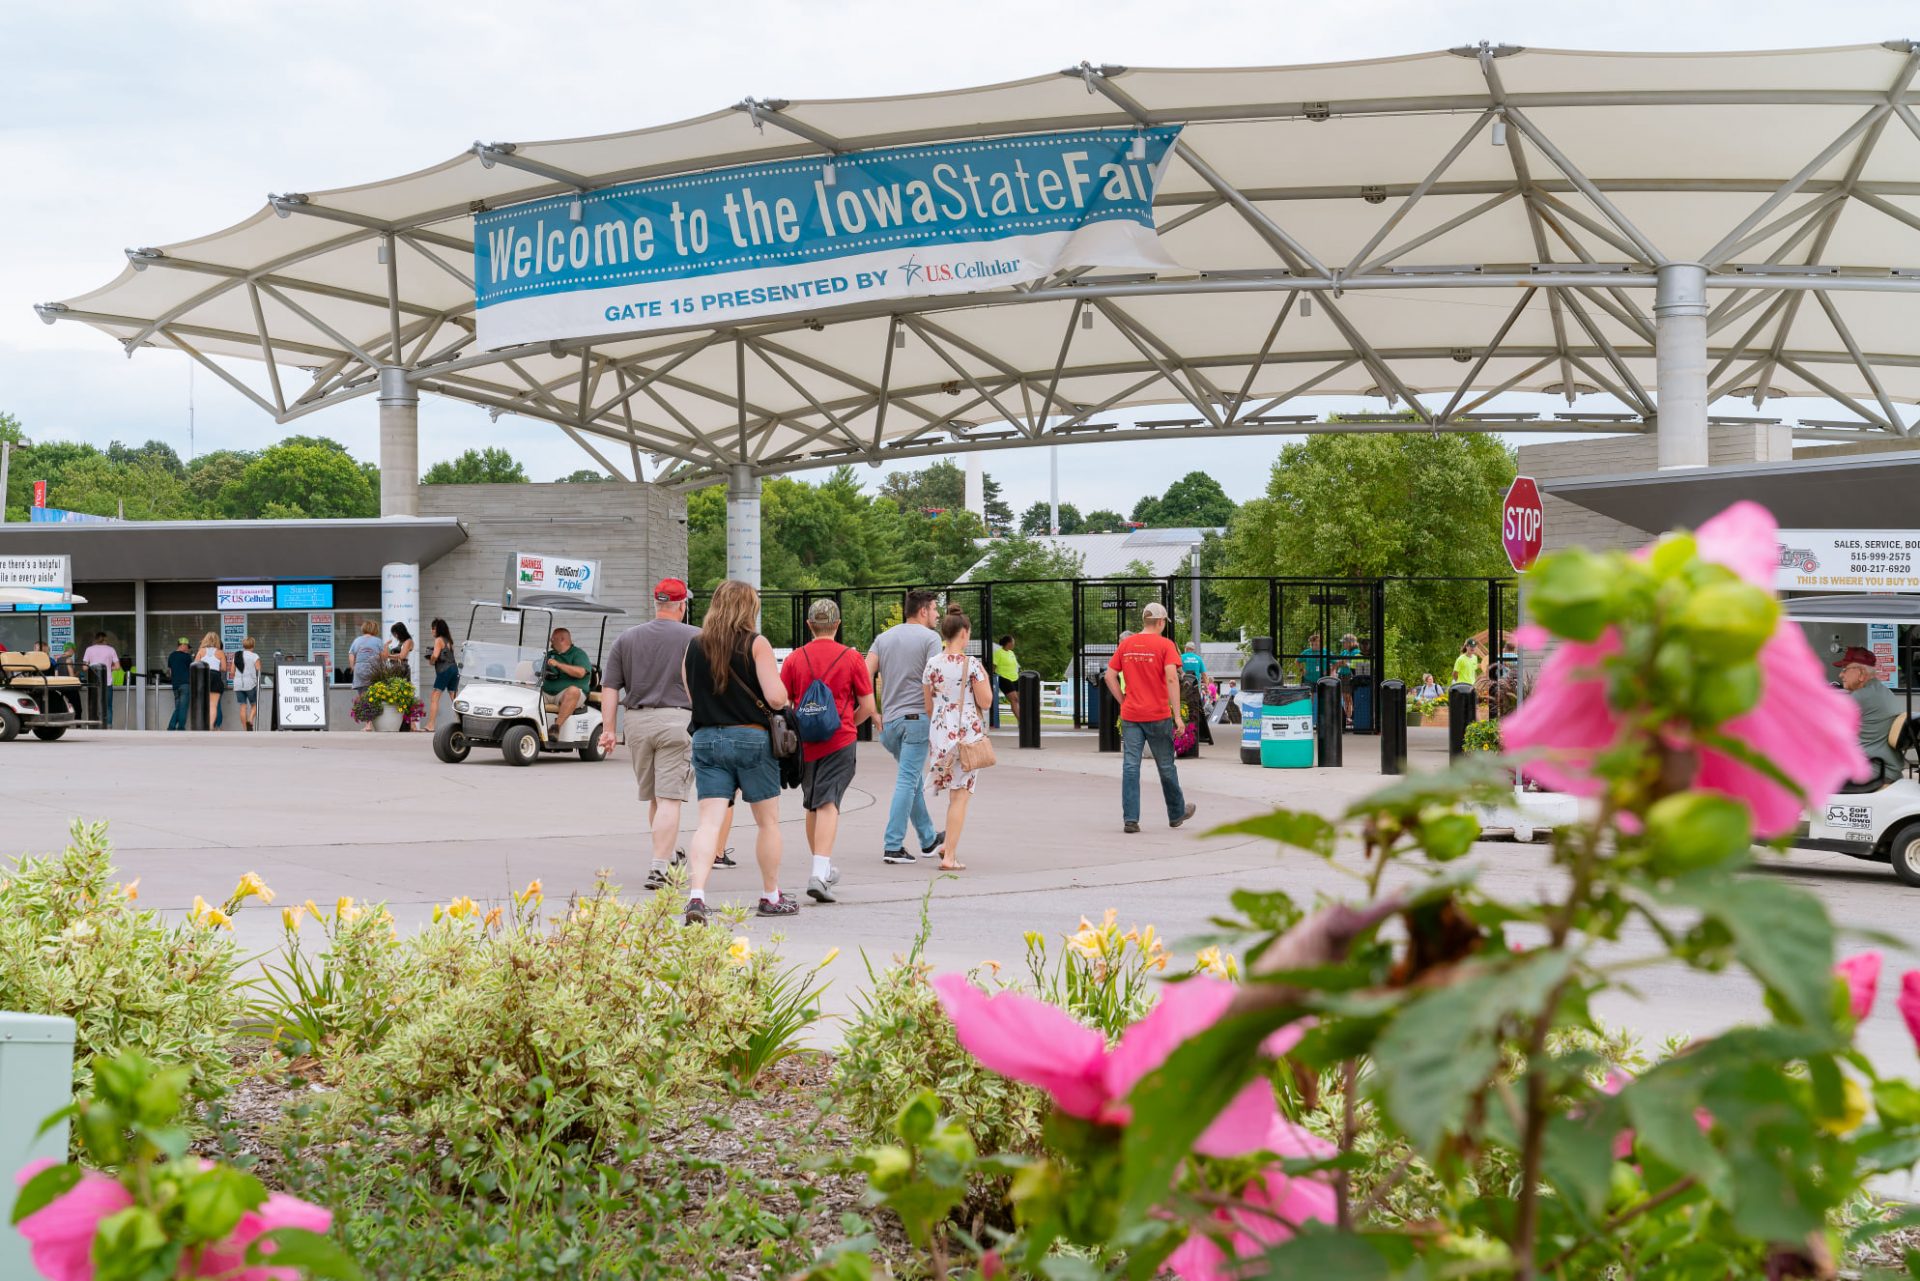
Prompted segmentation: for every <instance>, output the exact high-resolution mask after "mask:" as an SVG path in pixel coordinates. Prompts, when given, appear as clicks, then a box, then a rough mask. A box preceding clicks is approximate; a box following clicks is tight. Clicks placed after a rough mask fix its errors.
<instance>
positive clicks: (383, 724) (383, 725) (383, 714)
mask: <svg viewBox="0 0 1920 1281" xmlns="http://www.w3.org/2000/svg"><path fill="white" fill-rule="evenodd" d="M405 716H406V714H405V713H404V712H402V711H401V710H400V709H399V708H397V707H394V706H393V705H391V704H389V705H387V706H385V707H382V708H381V709H380V714H379V715H378V716H376V717H374V718H373V728H374V729H375V730H376V731H378V732H379V733H382V734H398V733H399V732H400V723H401V721H402V720H404V719H405Z"/></svg>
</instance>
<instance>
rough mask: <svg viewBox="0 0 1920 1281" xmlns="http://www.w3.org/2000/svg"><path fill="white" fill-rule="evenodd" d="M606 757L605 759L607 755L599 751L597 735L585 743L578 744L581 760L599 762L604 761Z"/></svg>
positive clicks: (598, 737)
mask: <svg viewBox="0 0 1920 1281" xmlns="http://www.w3.org/2000/svg"><path fill="white" fill-rule="evenodd" d="M606 757H607V754H606V753H605V752H603V751H601V750H600V736H599V735H598V734H595V735H594V736H593V737H592V738H589V739H588V740H587V741H586V742H584V743H582V744H580V759H581V760H583V761H601V760H605V759H606Z"/></svg>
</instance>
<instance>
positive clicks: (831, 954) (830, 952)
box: [813, 947, 840, 970]
mask: <svg viewBox="0 0 1920 1281" xmlns="http://www.w3.org/2000/svg"><path fill="white" fill-rule="evenodd" d="M839 955H840V949H839V948H837V947H830V948H828V949H827V954H826V955H825V956H823V957H821V958H820V964H818V965H816V966H814V967H813V968H815V969H816V970H824V969H826V968H827V967H828V966H829V965H832V964H833V961H834V958H835V957H837V956H839Z"/></svg>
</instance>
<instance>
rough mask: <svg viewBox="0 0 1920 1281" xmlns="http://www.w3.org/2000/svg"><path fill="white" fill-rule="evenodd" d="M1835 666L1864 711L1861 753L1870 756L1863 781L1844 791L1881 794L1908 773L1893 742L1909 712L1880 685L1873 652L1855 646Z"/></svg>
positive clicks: (1861, 723)
mask: <svg viewBox="0 0 1920 1281" xmlns="http://www.w3.org/2000/svg"><path fill="white" fill-rule="evenodd" d="M1834 666H1835V667H1837V668H1839V669H1840V687H1841V688H1842V689H1844V690H1846V691H1847V693H1848V694H1850V695H1851V696H1852V697H1853V701H1854V703H1855V705H1857V706H1858V707H1859V708H1860V750H1861V751H1862V752H1864V753H1865V754H1866V757H1867V767H1868V769H1867V773H1866V774H1865V775H1864V776H1863V777H1861V778H1856V779H1851V780H1849V781H1848V782H1847V784H1846V786H1844V787H1842V788H1841V789H1840V790H1841V792H1843V793H1847V794H1859V793H1862V792H1877V791H1879V790H1880V789H1881V788H1883V787H1885V786H1886V785H1887V784H1888V783H1891V782H1893V781H1894V780H1896V779H1898V778H1899V777H1900V776H1901V775H1902V774H1903V773H1904V772H1905V770H1906V762H1904V761H1902V760H1901V759H1900V753H1899V752H1898V751H1897V750H1896V749H1895V748H1894V746H1893V743H1892V741H1891V740H1892V737H1893V727H1894V723H1895V722H1896V721H1898V720H1899V718H1900V716H1901V715H1902V714H1903V713H1904V712H1905V710H1906V709H1905V708H1903V707H1902V706H1901V705H1900V700H1899V699H1897V698H1895V697H1894V696H1893V693H1892V691H1891V690H1889V689H1888V688H1887V687H1886V686H1885V685H1883V684H1881V683H1880V671H1879V667H1878V665H1877V663H1876V661H1875V659H1874V656H1873V651H1872V650H1870V649H1866V648H1864V647H1862V646H1859V645H1851V646H1849V647H1848V648H1847V651H1846V652H1845V653H1844V654H1842V655H1841V656H1840V660H1839V661H1838V662H1836V663H1835V664H1834Z"/></svg>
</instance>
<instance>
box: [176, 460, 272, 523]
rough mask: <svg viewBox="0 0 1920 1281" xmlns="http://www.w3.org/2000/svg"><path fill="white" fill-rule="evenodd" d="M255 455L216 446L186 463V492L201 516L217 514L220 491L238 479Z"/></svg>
mask: <svg viewBox="0 0 1920 1281" xmlns="http://www.w3.org/2000/svg"><path fill="white" fill-rule="evenodd" d="M256 457H258V455H256V454H252V453H246V452H243V451H241V450H237V449H216V450H214V451H213V452H212V453H210V454H201V455H200V456H199V457H198V458H196V459H194V460H193V461H192V462H190V463H188V464H187V492H188V493H189V494H191V495H192V496H193V501H194V505H195V507H196V508H197V509H198V510H199V512H200V513H201V514H202V515H204V516H213V515H217V514H218V511H219V503H220V491H221V490H223V489H225V488H226V487H227V486H228V485H231V484H232V483H233V482H234V481H236V480H239V479H240V474H241V473H242V472H244V471H246V469H247V464H248V463H250V462H252V461H253V460H254V459H255V458H256Z"/></svg>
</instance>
